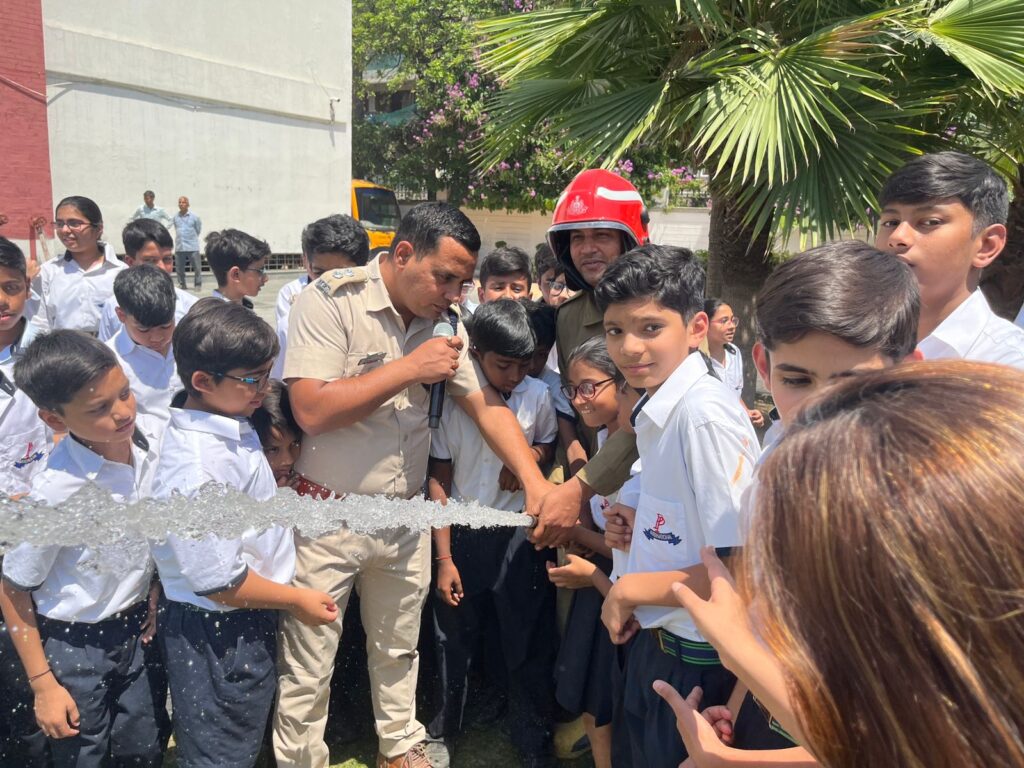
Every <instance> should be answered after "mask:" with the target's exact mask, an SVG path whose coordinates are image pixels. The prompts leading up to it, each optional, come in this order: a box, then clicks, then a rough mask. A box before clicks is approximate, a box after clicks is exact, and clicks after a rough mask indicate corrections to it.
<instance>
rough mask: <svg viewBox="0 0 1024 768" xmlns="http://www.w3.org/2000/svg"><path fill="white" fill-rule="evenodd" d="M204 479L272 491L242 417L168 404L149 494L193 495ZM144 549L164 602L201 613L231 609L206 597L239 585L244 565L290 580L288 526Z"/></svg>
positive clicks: (172, 540)
mask: <svg viewBox="0 0 1024 768" xmlns="http://www.w3.org/2000/svg"><path fill="white" fill-rule="evenodd" d="M209 482H214V483H220V484H222V485H225V486H229V487H231V488H234V489H236V490H239V491H242V492H243V493H245V494H247V495H249V496H251V497H252V498H253V499H255V500H256V501H267V500H269V499H271V498H273V496H274V495H275V494H276V493H277V483H276V482H275V481H274V473H273V471H272V470H271V469H270V464H268V463H267V458H266V456H264V455H263V448H262V446H261V445H260V441H259V438H258V437H257V436H256V432H255V431H254V430H253V428H252V426H251V425H250V424H249V422H248V420H246V419H236V418H232V417H230V416H220V415H217V414H213V413H205V412H203V411H193V410H185V409H182V408H171V420H170V423H169V424H168V425H167V428H166V429H165V430H164V435H163V440H162V441H161V443H160V461H159V463H158V464H157V468H156V475H155V477H154V479H153V496H154V498H158V499H160V498H167V497H168V496H170V495H171V492H172V491H178V492H180V493H182V494H184V495H185V496H192V495H195V493H196V492H197V491H198V490H199V488H200V487H201V486H203V485H205V484H206V483H209ZM150 550H151V551H152V553H153V559H154V560H155V561H156V567H157V570H158V571H159V572H160V582H161V584H162V585H163V588H164V594H165V595H167V599H168V600H174V601H176V602H179V603H189V604H191V605H194V606H196V607H197V608H202V609H204V610H207V611H233V610H235V609H234V608H232V607H230V606H227V605H223V604H222V603H217V602H214V601H213V600H210V599H209V598H207V597H206V595H209V594H213V593H214V592H222V591H223V590H225V589H229V588H231V587H234V586H237V585H238V584H240V583H241V581H242V579H244V578H245V574H246V572H247V571H248V569H250V568H251V569H252V570H253V571H255V572H256V573H258V574H259V575H260V576H262V577H263V578H265V579H269V580H270V581H273V582H276V583H278V584H288V583H290V582H291V580H292V577H293V576H294V575H295V542H294V539H293V536H292V530H291V528H284V527H282V526H279V525H274V526H271V527H270V528H267V529H265V530H262V531H258V530H256V529H254V528H250V529H249V530H247V531H246V532H245V533H243V534H242V537H241V538H239V539H222V538H219V537H217V536H214V535H212V534H210V535H208V536H206V537H205V538H203V539H201V540H198V541H197V540H192V539H182V538H180V537H178V536H175V535H173V534H169V535H168V536H167V540H166V541H164V542H151V543H150Z"/></svg>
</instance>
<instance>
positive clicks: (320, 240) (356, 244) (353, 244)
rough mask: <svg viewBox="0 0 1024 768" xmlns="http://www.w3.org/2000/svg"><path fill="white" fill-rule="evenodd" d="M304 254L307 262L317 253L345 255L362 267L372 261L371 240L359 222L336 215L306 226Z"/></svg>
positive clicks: (303, 242) (349, 217)
mask: <svg viewBox="0 0 1024 768" xmlns="http://www.w3.org/2000/svg"><path fill="white" fill-rule="evenodd" d="M302 252H303V253H304V254H305V256H306V259H307V260H308V259H309V258H310V257H312V256H313V255H314V254H317V253H343V254H345V255H346V256H348V258H350V259H351V260H352V263H353V264H356V265H357V266H360V267H361V266H364V265H365V264H366V262H367V261H369V260H370V238H369V237H368V236H367V234H366V230H365V229H363V225H362V224H360V223H359V222H358V221H356V220H355V219H353V218H352V217H351V216H343V215H341V214H339V213H336V214H334V215H333V216H327V217H325V218H323V219H317V220H316V221H314V222H313V223H312V224H307V225H306V227H305V228H304V229H303V230H302Z"/></svg>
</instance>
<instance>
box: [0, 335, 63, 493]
mask: <svg viewBox="0 0 1024 768" xmlns="http://www.w3.org/2000/svg"><path fill="white" fill-rule="evenodd" d="M40 333H42V329H41V328H39V327H38V326H35V325H33V324H32V323H31V322H30V321H29V320H27V319H26V321H25V330H24V331H23V332H22V334H21V338H20V339H19V340H18V341H17V342H16V343H14V344H10V345H8V346H6V347H4V348H3V349H0V374H2V375H3V379H2V380H0V493H6V494H7V495H9V496H11V495H14V494H18V493H28V492H29V491H30V490H31V489H32V478H33V476H34V475H36V474H37V473H39V472H41V471H42V470H43V468H44V467H45V466H46V457H47V456H49V454H50V451H52V450H53V432H52V431H51V430H50V428H49V427H47V426H46V424H44V423H43V420H42V419H40V418H39V409H38V408H37V407H36V404H35V403H33V402H32V401H31V400H29V397H28V395H26V394H25V393H24V392H22V391H21V390H20V389H18V388H17V386H16V385H15V383H14V364H15V363H16V362H17V361H18V358H19V357H20V356H21V353H22V351H23V350H24V349H25V348H26V347H27V346H28V345H29V344H30V343H32V340H33V339H34V338H35V337H36V336H38V335H39V334H40Z"/></svg>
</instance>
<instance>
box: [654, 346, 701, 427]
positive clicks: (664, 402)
mask: <svg viewBox="0 0 1024 768" xmlns="http://www.w3.org/2000/svg"><path fill="white" fill-rule="evenodd" d="M707 375H708V366H707V363H705V362H704V356H703V355H701V354H700V353H691V354H690V355H689V356H688V357H687V358H686V359H685V360H683V362H682V363H680V364H679V367H678V368H676V369H675V370H674V371H672V375H671V376H669V377H668V378H667V379H666V380H665V382H664V383H663V384H662V385H661V386H660V387H658V391H657V392H655V393H654V394H653V395H651V396H650V397H649V398H647V400H646V402H645V403H644V406H643V412H644V413H645V414H647V417H648V418H650V419H651V421H653V422H654V423H655V424H657V425H658V426H659V427H664V426H665V422H666V421H667V420H668V416H669V414H670V413H672V410H673V409H674V408H675V407H676V405H677V404H678V403H679V401H680V400H682V399H683V395H685V394H686V393H687V392H688V391H689V390H690V388H691V387H692V386H693V385H694V384H696V383H697V382H698V381H700V380H701V379H702V378H703V377H704V376H707Z"/></svg>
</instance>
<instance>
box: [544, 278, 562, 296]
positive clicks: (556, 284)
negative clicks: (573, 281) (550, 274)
mask: <svg viewBox="0 0 1024 768" xmlns="http://www.w3.org/2000/svg"><path fill="white" fill-rule="evenodd" d="M544 282H545V284H546V285H547V287H548V290H549V291H550V292H551V293H561V292H562V291H564V290H565V283H564V282H563V281H561V280H550V281H548V280H545V281H544Z"/></svg>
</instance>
